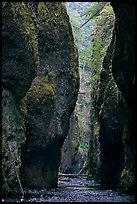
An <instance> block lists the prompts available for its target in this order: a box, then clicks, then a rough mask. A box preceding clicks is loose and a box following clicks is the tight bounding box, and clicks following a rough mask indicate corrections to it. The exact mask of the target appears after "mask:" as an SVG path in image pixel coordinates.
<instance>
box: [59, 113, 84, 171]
mask: <svg viewBox="0 0 137 204" xmlns="http://www.w3.org/2000/svg"><path fill="white" fill-rule="evenodd" d="M79 134H80V132H79V125H78V117H77V114H76V111H74V112H73V114H72V116H71V118H70V127H69V132H68V135H67V137H66V139H65V141H64V143H63V146H62V152H61V153H62V159H61V166H60V172H61V173H72V174H73V173H78V172H79V171H80V170H81V169H82V168H83V165H84V162H85V154H84V152H83V151H82V149H81V148H80V138H79V136H80V135H79Z"/></svg>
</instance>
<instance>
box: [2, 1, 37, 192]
mask: <svg viewBox="0 0 137 204" xmlns="http://www.w3.org/2000/svg"><path fill="white" fill-rule="evenodd" d="M21 5H23V10H24V13H22V12H21V9H20V6H21ZM16 6H17V7H16ZM18 6H19V7H18ZM15 7H16V9H15ZM17 8H18V9H17ZM26 11H29V10H28V8H27V6H25V4H24V3H23V2H22V3H17V4H14V3H12V2H3V4H2V60H3V64H2V84H3V87H2V88H3V90H2V191H3V192H2V193H3V195H5V194H9V193H12V194H16V193H19V192H20V191H21V183H20V173H19V171H20V167H21V146H22V145H23V144H24V143H25V130H26V129H25V122H24V115H25V113H26V109H25V101H24V99H23V97H24V96H25V94H26V92H27V90H28V89H29V87H30V85H31V82H32V80H33V79H34V77H35V76H36V69H37V63H36V59H35V57H34V52H33V51H32V50H31V48H30V47H29V46H28V44H29V43H28V41H27V34H26V30H25V31H24V33H23V30H24V27H23V26H24V21H23V19H25V20H26V19H27V18H28V26H29V25H30V21H31V20H32V19H31V17H32V13H31V11H30V12H29V14H30V15H27V16H26V13H25V12H26ZM20 12H21V13H20Z"/></svg>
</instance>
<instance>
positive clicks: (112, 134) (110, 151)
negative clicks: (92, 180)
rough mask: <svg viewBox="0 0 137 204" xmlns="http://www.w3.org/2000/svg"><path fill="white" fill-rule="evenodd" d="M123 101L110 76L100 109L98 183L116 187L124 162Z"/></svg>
mask: <svg viewBox="0 0 137 204" xmlns="http://www.w3.org/2000/svg"><path fill="white" fill-rule="evenodd" d="M124 110H125V109H124V101H123V100H122V96H121V95H120V93H119V90H118V88H117V86H116V84H115V82H114V79H113V78H112V79H111V80H110V81H109V83H108V85H107V87H106V90H105V95H104V102H103V104H102V107H101V111H100V131H99V141H100V151H101V153H100V172H99V173H100V185H101V187H102V188H110V189H114V188H117V187H118V185H119V177H120V174H121V171H122V168H123V164H124V149H123V141H122V134H123V132H124V119H123V117H124Z"/></svg>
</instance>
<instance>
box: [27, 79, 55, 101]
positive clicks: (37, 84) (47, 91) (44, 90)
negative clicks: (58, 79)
mask: <svg viewBox="0 0 137 204" xmlns="http://www.w3.org/2000/svg"><path fill="white" fill-rule="evenodd" d="M27 98H28V101H29V103H31V102H32V103H36V104H37V103H41V104H44V103H45V102H46V101H47V100H53V99H55V86H54V84H53V83H52V82H50V81H49V79H48V76H42V75H41V76H37V77H36V78H35V79H34V81H33V83H32V86H31V88H30V89H29V91H28V93H27Z"/></svg>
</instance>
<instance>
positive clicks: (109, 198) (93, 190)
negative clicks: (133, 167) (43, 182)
mask: <svg viewBox="0 0 137 204" xmlns="http://www.w3.org/2000/svg"><path fill="white" fill-rule="evenodd" d="M24 193H25V196H24V198H22V197H19V196H18V197H7V198H3V199H2V202H135V198H134V196H131V195H125V194H123V193H121V192H120V191H119V190H101V189H100V186H99V184H98V183H96V182H95V181H94V180H93V181H88V180H86V178H70V179H68V180H59V181H58V188H57V189H24Z"/></svg>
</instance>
